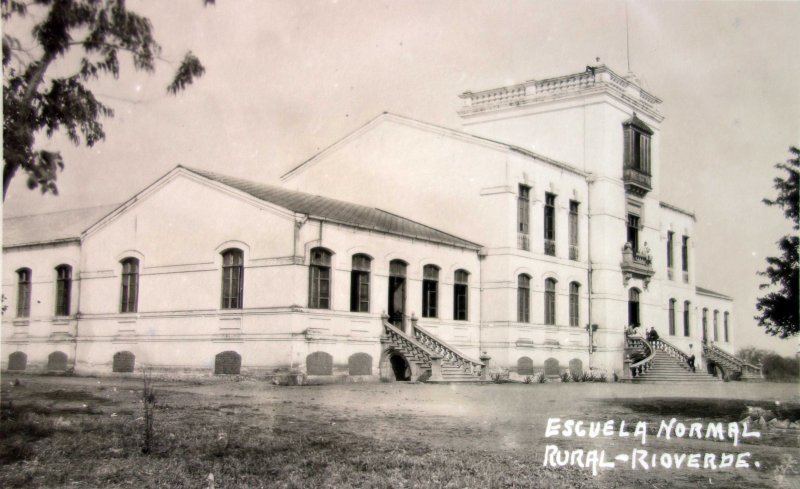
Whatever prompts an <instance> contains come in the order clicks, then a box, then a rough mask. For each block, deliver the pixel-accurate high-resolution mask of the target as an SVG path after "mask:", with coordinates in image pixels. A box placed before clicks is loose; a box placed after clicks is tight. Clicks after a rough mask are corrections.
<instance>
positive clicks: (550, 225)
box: [544, 192, 556, 256]
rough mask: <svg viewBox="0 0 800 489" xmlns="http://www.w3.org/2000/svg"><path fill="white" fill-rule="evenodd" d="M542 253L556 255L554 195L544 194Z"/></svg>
mask: <svg viewBox="0 0 800 489" xmlns="http://www.w3.org/2000/svg"><path fill="white" fill-rule="evenodd" d="M544 253H545V254H546V255H550V256H556V196H555V195H554V194H551V193H549V192H548V193H546V194H544Z"/></svg>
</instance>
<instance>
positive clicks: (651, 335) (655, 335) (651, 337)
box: [647, 326, 658, 341]
mask: <svg viewBox="0 0 800 489" xmlns="http://www.w3.org/2000/svg"><path fill="white" fill-rule="evenodd" d="M657 339H658V333H657V332H656V328H654V327H653V326H650V331H648V332H647V341H655V340H657Z"/></svg>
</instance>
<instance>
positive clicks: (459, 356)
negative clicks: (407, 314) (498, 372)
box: [381, 317, 489, 383]
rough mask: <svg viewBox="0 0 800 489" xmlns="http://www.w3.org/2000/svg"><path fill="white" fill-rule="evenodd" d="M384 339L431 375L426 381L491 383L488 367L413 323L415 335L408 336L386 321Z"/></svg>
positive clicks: (418, 368) (383, 340)
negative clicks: (487, 372) (488, 377)
mask: <svg viewBox="0 0 800 489" xmlns="http://www.w3.org/2000/svg"><path fill="white" fill-rule="evenodd" d="M383 328H384V337H383V339H382V340H381V341H382V342H383V343H384V345H385V346H389V347H391V348H392V349H394V350H395V351H397V352H399V353H401V354H402V355H403V356H404V357H405V358H406V360H407V361H408V362H411V363H414V365H415V366H416V368H417V370H418V371H423V372H430V376H429V377H428V378H427V380H426V382H429V383H450V382H483V381H487V380H489V379H487V378H486V377H487V374H486V365H485V364H484V363H483V362H481V361H478V360H475V359H473V358H470V357H469V356H467V355H464V354H463V353H461V352H459V351H458V350H457V349H455V348H454V347H452V346H450V345H449V344H447V343H446V342H445V341H444V340H441V339H439V338H437V337H436V336H434V335H433V334H431V333H429V332H428V331H426V330H425V329H423V328H421V327H419V326H417V325H416V321H412V322H411V325H410V329H411V334H408V333H406V332H405V331H403V330H401V329H400V328H398V327H396V326H394V325H393V324H391V323H390V322H389V321H388V317H386V318H384V319H383Z"/></svg>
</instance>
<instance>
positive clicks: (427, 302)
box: [422, 265, 439, 318]
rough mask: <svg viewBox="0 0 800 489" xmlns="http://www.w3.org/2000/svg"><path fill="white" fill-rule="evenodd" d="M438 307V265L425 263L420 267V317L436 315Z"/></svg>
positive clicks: (433, 316)
mask: <svg viewBox="0 0 800 489" xmlns="http://www.w3.org/2000/svg"><path fill="white" fill-rule="evenodd" d="M438 307H439V267H437V266H436V265H425V267H424V268H423V269H422V317H424V318H435V317H438V313H439V309H438Z"/></svg>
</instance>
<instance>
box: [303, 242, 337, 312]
mask: <svg viewBox="0 0 800 489" xmlns="http://www.w3.org/2000/svg"><path fill="white" fill-rule="evenodd" d="M308 274H309V277H308V278H309V291H308V307H310V308H312V309H330V308H331V254H330V252H329V251H327V250H325V249H322V248H314V249H312V250H311V266H310V267H309V270H308Z"/></svg>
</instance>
